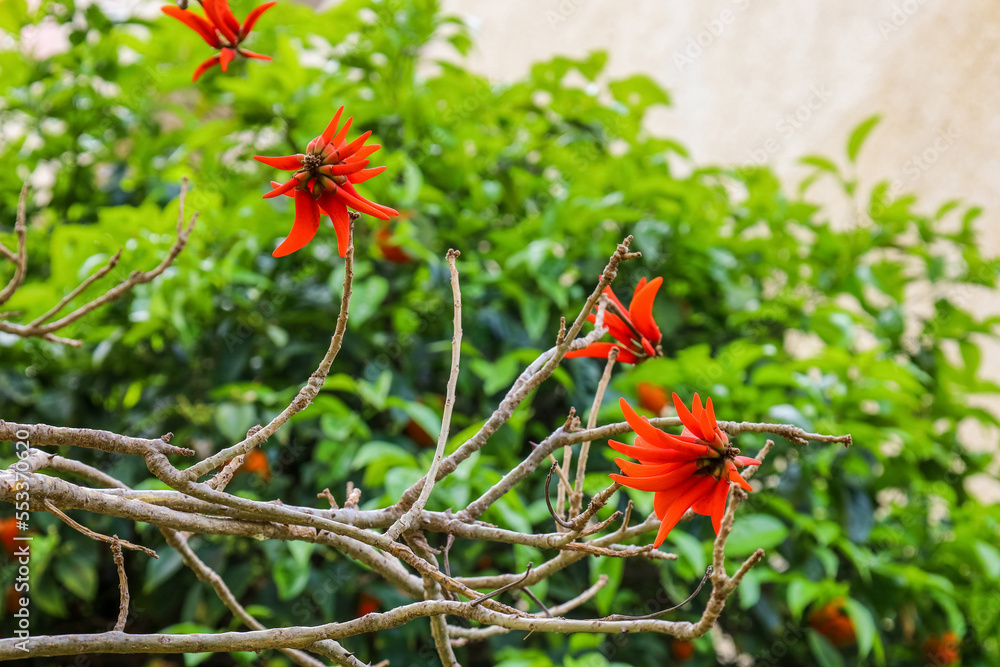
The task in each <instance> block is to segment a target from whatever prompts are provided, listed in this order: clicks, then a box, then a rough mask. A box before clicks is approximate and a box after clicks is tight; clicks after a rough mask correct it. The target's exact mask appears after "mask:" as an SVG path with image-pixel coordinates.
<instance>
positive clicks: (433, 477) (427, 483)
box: [385, 250, 462, 643]
mask: <svg viewBox="0 0 1000 667" xmlns="http://www.w3.org/2000/svg"><path fill="white" fill-rule="evenodd" d="M460 254H461V253H459V252H458V251H457V250H449V251H448V254H447V260H448V268H449V269H451V291H452V296H453V298H454V300H455V316H454V327H455V334H454V336H453V337H452V339H451V373H450V375H449V377H448V387H447V389H446V393H445V401H444V414H443V415H442V416H441V432H440V433H439V434H438V441H437V448H435V450H434V459H433V460H432V461H431V467H430V469H429V470H428V471H427V475H425V476H424V484H423V486H422V487H421V489H420V495H419V496H418V497H417V500H416V501H415V502H414V503H413V505H412V506H411V507H410V509H408V510H407V511H406V513H405V514H403V516H401V517H399V519H397V520H396V523H394V524H393V525H392V526H390V527H389V530H387V531H386V533H385V534H386V535H387V536H388V537H389V539H391V540H395V539H396V538H398V537H399V535H400V533H402V532H403V531H404V530H406V529H407V528H409V527H410V525H411V524H412V523H413V521H415V520H416V519H417V517H418V516H419V515H420V512H421V511H423V509H424V506H425V505H426V504H427V500H428V498H430V495H431V491H433V490H434V484H435V483H436V482H437V472H438V468H440V467H441V461H442V460H443V459H444V449H445V446H446V445H447V444H448V433H449V431H450V429H451V413H452V411H453V410H454V408H455V390H456V387H457V386H458V371H459V362H460V360H461V355H462V290H461V288H460V287H459V284H458V267H457V266H456V265H455V261H456V260H457V259H458V256H459V255H460ZM445 643H447V642H445Z"/></svg>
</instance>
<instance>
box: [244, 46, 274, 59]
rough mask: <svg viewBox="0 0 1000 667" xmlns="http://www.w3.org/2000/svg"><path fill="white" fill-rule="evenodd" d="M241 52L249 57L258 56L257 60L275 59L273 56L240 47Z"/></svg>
mask: <svg viewBox="0 0 1000 667" xmlns="http://www.w3.org/2000/svg"><path fill="white" fill-rule="evenodd" d="M240 53H242V54H243V55H245V56H246V57H247V58H256V59H257V60H274V59H273V58H272V57H271V56H265V55H261V54H260V53H254V52H253V51H248V50H247V49H240Z"/></svg>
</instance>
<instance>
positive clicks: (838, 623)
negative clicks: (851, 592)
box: [809, 598, 856, 648]
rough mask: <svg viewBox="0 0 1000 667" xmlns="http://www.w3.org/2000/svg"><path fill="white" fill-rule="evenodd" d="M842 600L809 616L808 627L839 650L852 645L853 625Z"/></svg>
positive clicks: (832, 602) (824, 606)
mask: <svg viewBox="0 0 1000 667" xmlns="http://www.w3.org/2000/svg"><path fill="white" fill-rule="evenodd" d="M844 604H845V600H844V598H836V599H834V600H831V601H830V602H828V603H826V604H825V605H823V606H822V607H820V608H819V609H817V610H816V611H814V612H813V613H812V614H810V615H809V625H810V626H811V627H812V629H813V630H815V631H816V632H818V633H820V634H821V635H823V636H824V637H826V638H827V639H829V640H830V643H831V644H833V645H834V646H836V647H838V648H840V647H843V646H850V645H851V644H854V643H855V641H856V639H855V636H854V623H853V622H852V621H851V617H850V616H848V615H847V609H846V608H845V606H844Z"/></svg>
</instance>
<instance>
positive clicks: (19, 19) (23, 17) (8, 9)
mask: <svg viewBox="0 0 1000 667" xmlns="http://www.w3.org/2000/svg"><path fill="white" fill-rule="evenodd" d="M27 22H28V3H27V0H3V1H2V2H0V28H2V29H3V30H6V31H7V32H9V33H13V34H14V35H15V36H16V35H18V34H19V33H20V32H21V28H23V27H24V26H25V24H26V23H27Z"/></svg>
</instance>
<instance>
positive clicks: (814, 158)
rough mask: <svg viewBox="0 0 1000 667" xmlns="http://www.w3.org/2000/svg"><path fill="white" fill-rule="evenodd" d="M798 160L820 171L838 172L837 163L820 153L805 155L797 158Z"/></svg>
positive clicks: (837, 173) (836, 173)
mask: <svg viewBox="0 0 1000 667" xmlns="http://www.w3.org/2000/svg"><path fill="white" fill-rule="evenodd" d="M799 162H801V163H802V164H807V165H809V166H811V167H816V168H817V169H819V170H821V171H828V172H830V173H831V174H835V175H839V174H840V169H838V168H837V165H836V164H834V163H833V160H831V159H829V158H825V157H823V156H822V155H806V156H804V157H801V158H799Z"/></svg>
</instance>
